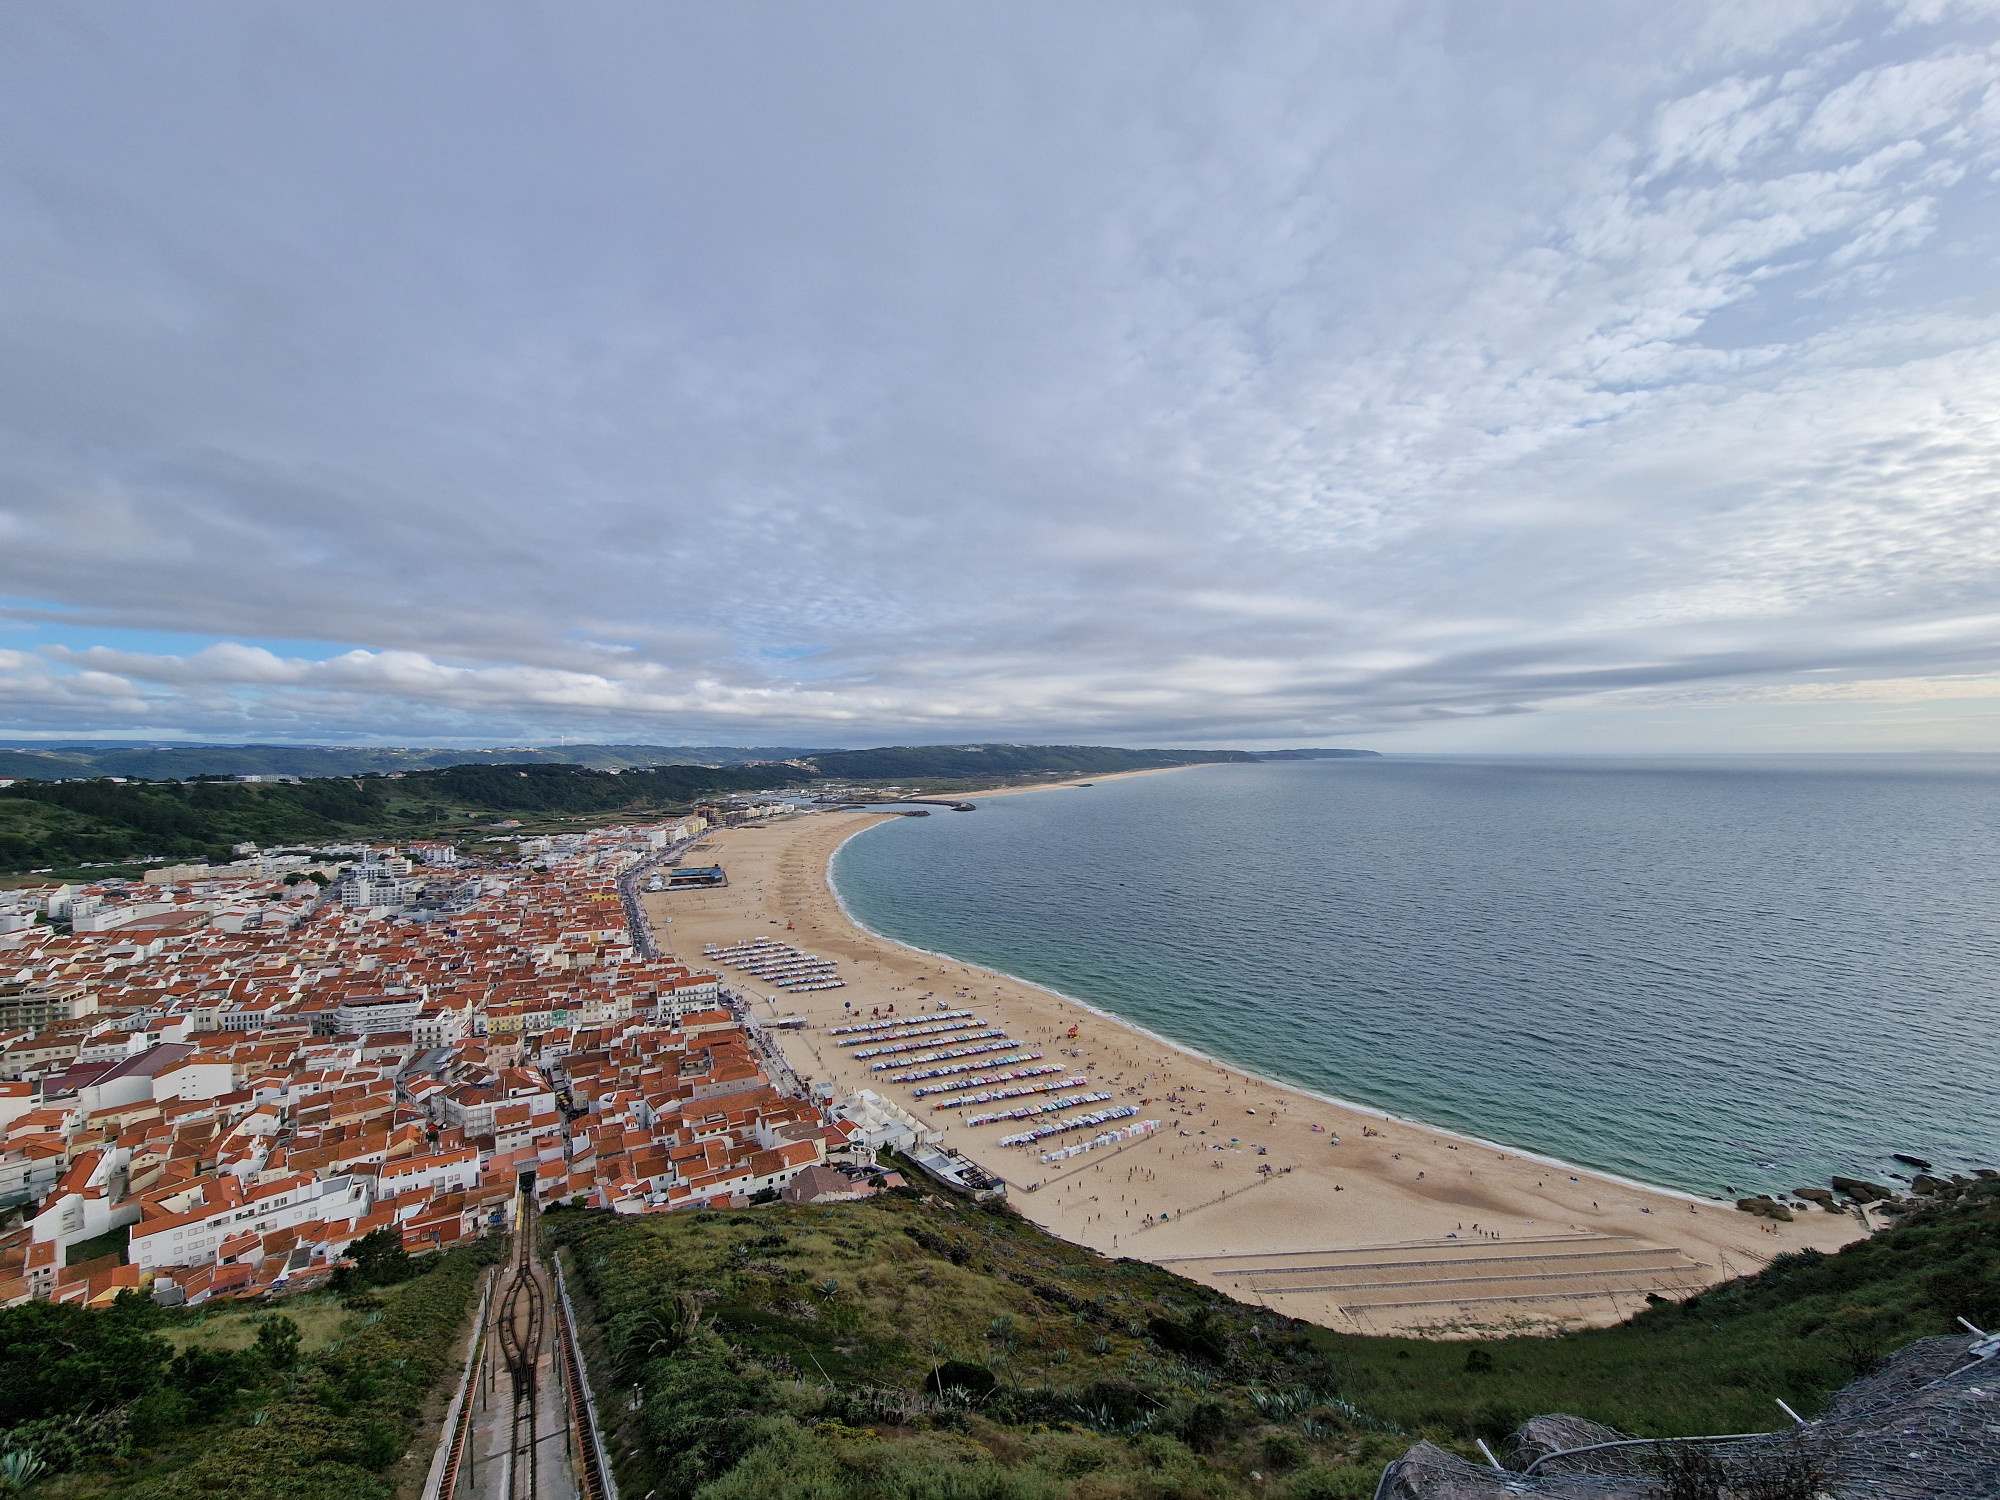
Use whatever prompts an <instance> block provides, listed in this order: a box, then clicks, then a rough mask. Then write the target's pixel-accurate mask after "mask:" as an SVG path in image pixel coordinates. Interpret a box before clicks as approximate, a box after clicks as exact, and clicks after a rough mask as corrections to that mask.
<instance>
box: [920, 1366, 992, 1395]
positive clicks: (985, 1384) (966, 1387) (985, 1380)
mask: <svg viewBox="0 0 2000 1500" xmlns="http://www.w3.org/2000/svg"><path fill="white" fill-rule="evenodd" d="M927 1383H928V1384H929V1386H930V1388H931V1390H932V1391H933V1392H934V1393H936V1394H937V1395H940V1396H942V1395H944V1394H945V1393H946V1392H947V1391H955V1390H956V1391H963V1392H965V1394H966V1395H967V1396H969V1397H971V1398H972V1399H973V1400H974V1401H983V1400H985V1399H986V1397H988V1396H990V1395H992V1394H993V1388H994V1387H995V1386H997V1385H998V1384H999V1383H1000V1381H999V1379H998V1377H997V1376H995V1375H994V1373H993V1372H992V1371H991V1370H989V1369H987V1368H986V1366H984V1365H975V1364H973V1363H972V1362H971V1361H970V1360H964V1359H948V1360H946V1361H945V1362H944V1363H943V1364H941V1365H939V1366H938V1367H937V1368H936V1369H934V1370H932V1371H931V1375H930V1380H929V1381H928V1382H927Z"/></svg>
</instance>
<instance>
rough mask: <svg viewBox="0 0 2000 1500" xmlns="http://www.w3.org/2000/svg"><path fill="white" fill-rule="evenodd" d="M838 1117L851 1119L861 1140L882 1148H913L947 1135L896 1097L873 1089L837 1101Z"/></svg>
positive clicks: (871, 1146) (859, 1090) (870, 1147)
mask: <svg viewBox="0 0 2000 1500" xmlns="http://www.w3.org/2000/svg"><path fill="white" fill-rule="evenodd" d="M833 1112H834V1114H835V1116H836V1117H838V1118H840V1119H842V1120H846V1121H849V1122H850V1123H852V1124H853V1125H854V1126H855V1127H856V1128H857V1129H858V1130H859V1131H860V1132H861V1134H860V1137H859V1138H858V1141H857V1144H859V1145H863V1146H866V1147H867V1148H868V1150H870V1151H871V1152H872V1151H880V1150H881V1149H882V1148H883V1147H884V1146H887V1147H889V1148H890V1149H891V1150H894V1151H911V1150H914V1149H915V1148H916V1147H917V1145H918V1144H919V1143H921V1144H925V1145H929V1144H931V1143H933V1142H936V1141H940V1140H943V1139H944V1135H943V1132H941V1131H937V1130H932V1129H931V1128H930V1127H929V1126H928V1125H926V1124H924V1122H923V1121H921V1120H919V1119H918V1118H917V1117H916V1116H915V1115H913V1114H911V1113H910V1112H909V1111H908V1110H907V1109H904V1108H903V1106H902V1105H900V1104H898V1103H896V1102H895V1101H894V1100H893V1099H884V1098H883V1097H882V1096H881V1095H880V1094H878V1093H876V1092H875V1091H874V1090H873V1089H858V1090H856V1091H855V1092H854V1093H852V1094H849V1095H848V1096H847V1097H846V1098H845V1099H842V1100H841V1101H840V1102H839V1103H838V1104H836V1105H834V1107H833Z"/></svg>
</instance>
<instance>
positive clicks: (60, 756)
mask: <svg viewBox="0 0 2000 1500" xmlns="http://www.w3.org/2000/svg"><path fill="white" fill-rule="evenodd" d="M814 753H816V752H815V751H814V750H813V749H811V748H809V747H803V746H788V745H561V746H557V745H540V746H521V747H515V748H504V749H493V750H445V749H419V748H408V749H405V748H393V747H387V746H383V747H376V746H359V747H357V746H341V745H327V746H316V745H142V744H131V743H98V744H76V745H50V746H46V747H44V746H30V745H25V744H22V743H20V742H18V741H17V742H15V743H14V744H13V745H10V746H6V747H4V748H0V776H25V777H29V778H32V779H34V780H37V781H61V780H64V779H67V778H70V777H77V776H129V777H132V778H133V779H135V780H142V781H183V780H186V779H188V778H189V777H194V776H365V775H367V774H369V773H370V772H376V773H380V774H382V775H388V774H390V773H392V772H396V771H434V770H440V769H443V768H444V767H446V766H467V765H565V766H587V767H589V768H590V769H592V770H595V771H628V770H634V769H637V768H639V767H644V766H733V765H742V764H744V763H745V762H749V761H765V760H796V759H797V758H799V757H800V756H804V755H812V754H814Z"/></svg>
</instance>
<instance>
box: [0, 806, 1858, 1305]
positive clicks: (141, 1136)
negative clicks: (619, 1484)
mask: <svg viewBox="0 0 2000 1500" xmlns="http://www.w3.org/2000/svg"><path fill="white" fill-rule="evenodd" d="M885 816H886V814H885V813H884V812H880V811H871V810H868V809H864V808H861V807H856V806H846V805H842V806H836V807H826V808H819V809H809V807H807V806H802V805H801V804H799V803H797V802H787V801H784V800H779V799H772V798H768V797H762V798H760V797H751V796H745V797H740V798H736V799H733V800H729V801H727V802H726V803H725V804H723V805H714V804H711V805H707V806H704V807H701V808H697V809H696V810H695V811H694V812H693V813H692V814H689V815H686V816H682V817H680V818H677V819H674V820H670V821H662V822H656V823H619V824H616V825H614V826H606V827H600V828H596V829H587V830H581V831H575V832H543V833H534V832H530V831H523V830H521V829H519V828H518V826H509V827H503V828H500V829H499V831H498V832H496V833H493V834H487V835H484V836H483V837H478V838H474V839H469V840H462V841H459V842H457V843H451V842H443V841H419V842H411V843H404V844H400V845H359V844H357V845H349V846H336V847H327V848H317V849H283V850H268V849H266V850H260V849H256V848H251V847H248V846H245V847H241V848H239V849H237V850H236V851H235V854H236V858H235V860H234V861H233V862H232V863H230V864H227V865H215V866H190V865H164V866H160V867H157V868H153V869H151V870H148V871H147V872H146V873H145V875H144V877H143V878H142V879H139V880H120V879H115V878H114V879H107V880H103V881H99V882H96V883H91V884H78V883H69V884H63V885H55V886H50V885H46V884H45V885H41V886H35V887H25V888H22V889H19V890H16V891H12V892H0V1125H4V1128H5V1132H6V1138H5V1149H4V1155H0V1211H4V1212H5V1213H6V1214H7V1215H8V1216H9V1217H7V1218H6V1219H5V1220H0V1302H18V1301H22V1300H26V1299H32V1298H51V1299H56V1300H63V1301H68V1300H76V1301H79V1302H83V1303H95V1304H99V1305H101V1304H103V1303H105V1302H107V1301H109V1300H111V1299H113V1298H115V1297H116V1296H117V1294H118V1293H119V1292H120V1291H122V1290H125V1289H128V1288H134V1289H144V1290H146V1291H147V1293H148V1294H149V1295H150V1296H151V1297H152V1298H153V1299H154V1300H155V1301H158V1302H161V1303H164V1304H167V1305H179V1304H181V1303H199V1302H203V1301H206V1300H208V1299H210V1298H215V1297H224V1296H264V1295H270V1294H284V1293H289V1292H291V1291H295V1290H305V1289H310V1288H312V1287H315V1286H318V1285H322V1284H324V1283H326V1282H327V1281H328V1280H329V1279H331V1278H332V1277H333V1276H334V1275H335V1274H336V1273H337V1272H338V1271H339V1269H340V1267H341V1266H342V1264H343V1263H344V1262H345V1260H346V1259H347V1258H348V1254H349V1251H350V1249H351V1247H353V1246H354V1245H355V1244H356V1243H357V1242H358V1241H359V1240H361V1239H362V1238H364V1237H365V1236H368V1235H371V1234H380V1233H382V1232H383V1231H393V1232H394V1239H395V1242H397V1243H400V1245H401V1246H402V1247H403V1248H404V1249H405V1250H406V1251H408V1252H410V1253H413V1254H423V1253H426V1252H430V1251H435V1250H440V1249H444V1248H447V1247H450V1246H452V1245H455V1244H459V1243H462V1242H464V1241H466V1240H468V1239H470V1238H473V1237H476V1236H482V1235H491V1234H495V1233H500V1232H504V1231H506V1230H507V1229H509V1228H510V1227H512V1226H513V1224H514V1223H515V1221H516V1218H517V1216H518V1215H519V1214H520V1213H521V1212H523V1211H524V1206H525V1207H526V1208H530V1209H538V1208H547V1207H552V1206H555V1205H558V1204H563V1205H580V1206H584V1207H590V1208H597V1209H606V1210H611V1211H613V1212H616V1213H619V1214H621V1215H639V1214H649V1213H672V1212H676V1211H680V1210H685V1209H698V1208H703V1207H709V1206H716V1207H729V1208H732V1209H734V1208H753V1207H754V1206H756V1205H758V1204H760V1203H766V1202H776V1201H787V1202H831V1201H842V1200H850V1199H856V1198H862V1197H867V1196H872V1195H873V1194H874V1193H876V1192H878V1191H881V1190H882V1189H883V1188H884V1187H886V1186H892V1185H897V1184H900V1183H902V1182H903V1181H904V1178H903V1177H902V1176H901V1175H899V1172H898V1171H897V1170H896V1168H900V1169H902V1170H903V1171H908V1170H910V1169H911V1168H912V1167H913V1168H914V1169H915V1170H916V1171H918V1172H921V1173H922V1174H923V1175H924V1176H925V1177H926V1178H927V1179H929V1181H928V1183H927V1184H926V1186H927V1187H934V1188H942V1189H944V1190H947V1191H948V1192H952V1193H955V1194H957V1195H960V1196H963V1197H965V1198H969V1199H971V1200H974V1201H985V1200H989V1199H994V1198H1001V1197H1005V1198H1007V1199H1008V1201H1009V1202H1010V1203H1011V1204H1012V1205H1013V1206H1014V1208H1015V1209H1016V1210H1018V1211H1019V1212H1020V1213H1022V1214H1024V1215H1026V1216H1027V1217H1029V1218H1031V1219H1033V1220H1035V1221H1036V1222H1037V1223H1039V1224H1041V1225H1042V1226H1043V1227H1045V1228H1047V1229H1049V1230H1051V1231H1053V1232H1055V1233H1057V1234H1060V1235H1062V1236H1063V1237H1064V1238H1066V1239H1070V1240H1073V1241H1076V1242H1078V1243H1081V1244H1085V1245H1089V1246H1092V1247H1094V1248H1097V1249H1099V1250H1102V1251H1106V1252H1108V1253H1111V1254H1132V1253H1139V1254H1142V1255H1144V1257H1145V1258H1146V1259H1149V1260H1153V1261H1155V1262H1156V1263H1159V1264H1162V1265H1171V1266H1186V1267H1189V1268H1190V1269H1192V1270H1194V1272H1195V1274H1197V1275H1199V1276H1201V1277H1202V1278H1203V1279H1205V1280H1208V1281H1210V1282H1211V1283H1213V1284H1214V1285H1216V1287H1217V1289H1218V1290H1224V1291H1227V1292H1228V1293H1230V1294H1231V1295H1233V1296H1237V1297H1239V1298H1244V1299H1247V1300H1252V1301H1256V1302H1259V1303H1263V1304H1265V1305H1274V1306H1282V1307H1285V1308H1286V1309H1288V1310H1294V1311H1296V1312H1297V1313H1299V1314H1302V1315H1304V1316H1307V1317H1310V1318H1314V1319H1317V1320H1321V1321H1325V1322H1328V1323H1332V1324H1335V1325H1346V1326H1349V1327H1360V1328H1366V1329H1368V1330H1370V1331H1401V1330H1413V1329H1418V1328H1438V1327H1457V1326H1462V1325H1467V1324H1481V1325H1483V1324H1485V1323H1487V1322H1490V1321H1491V1320H1492V1319H1494V1318H1495V1317H1504V1318H1507V1319H1510V1320H1515V1321H1522V1322H1527V1323H1532V1324H1534V1325H1536V1326H1551V1327H1563V1326H1569V1327H1573V1326H1580V1325H1583V1324H1589V1323H1603V1322H1611V1321H1616V1320H1617V1319H1618V1318H1619V1317H1621V1316H1623V1315H1624V1313H1625V1312H1626V1310H1627V1309H1628V1308H1629V1307H1630V1306H1631V1305H1632V1304H1633V1303H1635V1302H1637V1303H1640V1305H1644V1304H1643V1299H1644V1298H1645V1297H1646V1296H1648V1295H1653V1296H1661V1295H1685V1294H1686V1292H1687V1291H1688V1290H1690V1289H1692V1288H1695V1287H1699V1286H1701V1285H1704V1284H1708V1283H1710V1282H1712V1281H1714V1280H1715V1279H1717V1277H1718V1275H1721V1274H1727V1273H1728V1270H1729V1269H1730V1268H1733V1267H1737V1266H1742V1265H1746V1264H1749V1265H1755V1264H1761V1263H1763V1262H1764V1261H1767V1260H1768V1259H1769V1258H1770V1257H1771V1256H1773V1255H1775V1254H1777V1253H1779V1251H1781V1250H1783V1249H1787V1248H1792V1247H1796V1246H1799V1245H1801V1244H1803V1245H1810V1246H1813V1247H1815V1248H1821V1249H1828V1250H1830V1249H1833V1248H1837V1247H1838V1245H1840V1244H1842V1243H1844V1242H1846V1241H1847V1240H1848V1239H1851V1238H1853V1237H1854V1236H1855V1235H1856V1234H1857V1233H1859V1232H1863V1226H1862V1225H1861V1224H1859V1223H1858V1222H1856V1221H1854V1220H1853V1219H1851V1218H1849V1217H1846V1216H1843V1215H1832V1216H1829V1215H1812V1214H1808V1215H1806V1216H1805V1217H1803V1218H1800V1219H1798V1220H1797V1221H1796V1222H1788V1223H1784V1224H1776V1223H1770V1222H1766V1221H1765V1220H1763V1219H1759V1218H1755V1217H1753V1216H1750V1215H1744V1214H1737V1213H1733V1212H1726V1213H1725V1212H1714V1211H1709V1210H1708V1209H1707V1208H1706V1205H1699V1206H1698V1205H1697V1204H1695V1203H1693V1202H1691V1201H1690V1200H1688V1199H1686V1198H1684V1197H1680V1198H1677V1197H1675V1196H1673V1195H1670V1194H1664V1193H1660V1192H1657V1191H1654V1190H1649V1189H1642V1188H1640V1187H1638V1186H1637V1185H1636V1184H1631V1183H1621V1182H1617V1181H1615V1180H1612V1179H1608V1178H1603V1177H1598V1176H1594V1175H1592V1174H1588V1173H1585V1172H1582V1171H1580V1170H1553V1169H1552V1168H1551V1166H1550V1165H1549V1164H1547V1163H1544V1162H1539V1161H1537V1160H1535V1159H1532V1158H1524V1157H1521V1156H1519V1155H1517V1154H1513V1153H1508V1152H1495V1151H1491V1150H1488V1149H1485V1148H1482V1147H1480V1146H1479V1145H1478V1143H1475V1142H1472V1141H1469V1140H1466V1139H1464V1138H1452V1137H1448V1136H1444V1135H1441V1134H1440V1133H1438V1132H1435V1131H1433V1130H1430V1129H1428V1128H1424V1127H1412V1126H1411V1125H1409V1124H1408V1122H1399V1121H1390V1120H1387V1119H1385V1118H1383V1117H1381V1116H1373V1115H1368V1114H1365V1113H1357V1112H1356V1111H1354V1110H1353V1109H1351V1108H1348V1107H1346V1106H1340V1105H1334V1104H1331V1103H1329V1102H1328V1101H1323V1100H1318V1099H1314V1098H1312V1097H1310V1096H1307V1095H1303V1094H1300V1093H1298V1092H1296V1091H1293V1090H1289V1089H1285V1088H1283V1087H1281V1086H1278V1085H1275V1084H1272V1083H1270V1082H1268V1081H1266V1080H1261V1079H1254V1078H1252V1077H1250V1076H1249V1075H1246V1074H1241V1073H1237V1072H1234V1071H1232V1070H1231V1069H1230V1068H1229V1067H1227V1066H1224V1065H1222V1064H1219V1063H1217V1062H1215V1061H1213V1060H1210V1059H1206V1058H1203V1057H1201V1056H1199V1055H1198V1054H1193V1053H1188V1052H1185V1051H1181V1050H1177V1049H1174V1048H1171V1047H1163V1046H1161V1044H1160V1043H1159V1041H1158V1040H1157V1039H1154V1038H1150V1037H1148V1036H1146V1035H1145V1034H1144V1033H1140V1032H1137V1031H1136V1030H1133V1029H1132V1028H1129V1027H1127V1026H1124V1025H1121V1024H1119V1023H1117V1022H1115V1021H1113V1020H1112V1019H1111V1018H1109V1017H1105V1016H1102V1015H1099V1014H1096V1013H1093V1012H1090V1011H1088V1010H1084V1009H1082V1008H1080V1007H1077V1006H1075V1005H1074V1004H1072V1003H1071V1002H1069V1001H1067V1000H1065V999H1063V998H1062V997H1060V996H1056V995H1053V994H1051V993H1049V992H1047V991H1044V990H1040V989H1038V988H1036V987H1034V986H1031V985H1025V984H1022V983H1020V982H1018V981H1015V980H1012V979H1010V978H1008V977H1006V976H1003V975H996V974H992V973H990V972H987V971H983V970H978V969H974V968H971V967H968V966H966V965H962V964H958V963H954V962H949V961H946V960H943V959H940V958H939V957H938V956H937V955H929V954H924V953H922V952H921V951H918V950H914V949H906V948H903V947H901V946H899V945H897V944H894V943H890V942H886V941H884V940H882V939H879V938H878V937H876V936H875V935H874V934H872V933H868V932H866V931H864V930H861V929H859V928H857V927H856V926H855V925H854V924H853V923H852V922H850V921H849V920H848V918H847V915H846V913H845V911H844V909H843V908H841V907H840V905H839V903H838V901H837V899H836V898H835V897H834V896H833V894H832V891H831V887H830V885H829V882H828V879H827V875H826V871H827V866H828V862H829V860H830V859H831V857H832V855H833V853H834V851H835V850H836V849H837V848H838V847H839V845H840V844H841V843H843V842H844V841H845V840H846V839H848V838H850V837H852V836H853V835H854V834H856V833H858V832H860V831H862V830H864V829H867V828H869V827H873V826H875V825H877V824H879V823H881V822H882V821H884V819H885ZM884 1148H889V1149H890V1150H892V1151H893V1152H895V1153H898V1154H899V1155H900V1158H901V1159H900V1161H897V1162H895V1163H894V1165H893V1167H892V1165H891V1164H890V1162H889V1160H888V1159H887V1158H885V1157H884V1156H883V1155H882V1152H883V1149H884ZM376 1243H378V1244H380V1243H382V1242H381V1241H377V1242H376ZM1412 1245H1421V1246H1423V1247H1425V1250H1426V1254H1425V1255H1424V1256H1423V1257H1419V1258H1418V1259H1420V1260H1421V1261H1422V1262H1423V1263H1424V1267H1425V1268H1420V1269H1415V1270H1413V1269H1409V1268H1408V1267H1407V1266H1405V1265H1404V1262H1408V1261H1410V1259H1411V1258H1410V1257H1409V1256H1408V1255H1407V1254H1404V1253H1403V1252H1404V1250H1406V1249H1407V1247H1409V1246H1412ZM1489 1263H1490V1264H1489ZM1295 1265H1296V1266H1297V1267H1310V1268H1311V1269H1312V1270H1313V1272H1314V1274H1312V1275H1309V1276H1305V1277H1301V1276H1299V1275H1298V1273H1297V1270H1296V1268H1295ZM1501 1272H1504V1274H1498V1273H1501Z"/></svg>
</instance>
